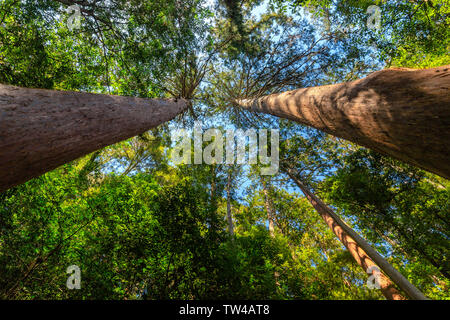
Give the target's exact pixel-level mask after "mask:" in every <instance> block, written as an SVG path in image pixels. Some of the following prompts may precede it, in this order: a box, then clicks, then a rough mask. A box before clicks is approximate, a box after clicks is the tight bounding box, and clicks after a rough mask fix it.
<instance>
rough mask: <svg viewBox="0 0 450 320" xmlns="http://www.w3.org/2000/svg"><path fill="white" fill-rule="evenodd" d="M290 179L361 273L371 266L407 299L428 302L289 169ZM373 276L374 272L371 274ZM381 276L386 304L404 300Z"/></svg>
mask: <svg viewBox="0 0 450 320" xmlns="http://www.w3.org/2000/svg"><path fill="white" fill-rule="evenodd" d="M286 173H287V174H288V175H289V177H290V178H291V179H292V180H293V181H294V182H295V184H296V185H297V186H298V187H299V188H300V190H302V192H303V193H304V194H305V196H306V198H307V199H308V201H309V202H310V203H311V204H312V206H313V207H314V208H315V209H316V210H317V212H318V213H319V214H320V215H321V216H322V218H323V219H324V220H325V222H326V223H327V224H328V226H329V227H330V228H331V230H332V231H333V232H334V234H336V236H337V237H338V238H339V240H340V241H341V242H342V243H343V244H344V246H345V247H346V248H347V249H348V251H349V252H350V253H351V255H352V256H353V258H354V259H355V260H356V262H357V263H358V264H359V265H360V266H361V268H362V269H363V270H364V272H367V269H368V268H370V267H372V266H377V265H378V266H379V267H380V269H381V270H383V271H384V272H385V273H386V275H388V276H389V277H390V278H391V279H392V281H394V283H395V284H397V285H398V287H399V288H400V289H402V290H403V291H404V292H405V293H406V294H407V295H408V297H410V298H411V299H414V300H427V297H425V296H424V295H423V293H422V292H420V291H419V290H418V289H417V288H416V287H415V286H414V285H412V284H411V283H410V282H409V281H408V280H407V279H406V278H405V277H403V275H402V274H400V273H399V272H398V271H397V270H396V269H395V268H394V267H393V266H392V265H391V264H389V262H387V261H386V260H385V259H384V258H383V257H382V256H381V255H380V254H379V253H378V252H377V251H376V250H375V249H373V248H372V247H371V246H370V245H369V244H368V243H367V242H366V241H365V240H364V239H363V238H361V237H360V236H359V235H358V234H357V233H356V232H355V231H353V229H351V228H350V227H349V226H348V225H347V224H345V223H344V222H343V221H342V220H341V219H340V218H339V217H338V216H337V215H336V214H335V213H334V212H333V211H332V210H331V209H330V208H329V207H328V206H327V205H326V204H325V203H323V202H322V201H321V200H320V199H319V198H317V197H316V196H315V195H314V194H313V193H312V192H311V191H310V190H309V189H308V188H307V187H306V186H305V185H304V184H303V183H302V182H301V181H300V180H299V179H298V178H296V177H295V175H294V174H293V172H292V171H291V170H289V169H287V170H286ZM373 274H375V272H373ZM386 275H384V274H383V273H381V272H380V278H379V284H380V289H381V292H382V293H383V295H384V296H385V297H386V298H387V299H389V300H404V299H405V298H404V297H403V296H402V295H401V294H400V293H399V292H398V290H397V289H396V288H395V287H394V285H393V284H392V282H391V280H390V279H389V278H388V277H387V276H386Z"/></svg>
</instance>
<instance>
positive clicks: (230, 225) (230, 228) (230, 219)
mask: <svg viewBox="0 0 450 320" xmlns="http://www.w3.org/2000/svg"><path fill="white" fill-rule="evenodd" d="M231 174H232V172H231V169H230V170H229V171H228V181H227V220H228V231H229V232H230V235H232V236H233V235H234V225H233V216H232V213H231Z"/></svg>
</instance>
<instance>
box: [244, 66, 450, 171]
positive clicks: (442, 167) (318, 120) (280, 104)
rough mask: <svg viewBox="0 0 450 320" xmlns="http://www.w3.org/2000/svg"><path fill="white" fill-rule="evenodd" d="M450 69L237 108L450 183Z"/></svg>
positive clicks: (393, 73) (388, 74)
mask: <svg viewBox="0 0 450 320" xmlns="http://www.w3.org/2000/svg"><path fill="white" fill-rule="evenodd" d="M449 88H450V65H447V66H442V67H438V68H432V69H423V70H415V69H404V68H401V69H385V70H381V71H377V72H374V73H372V74H370V75H369V76H367V77H366V78H363V79H360V80H356V81H353V82H347V83H339V84H334V85H326V86H319V87H311V88H304V89H297V90H293V91H288V92H283V93H279V94H272V95H268V96H264V97H261V98H257V99H242V100H237V101H236V103H237V104H239V105H240V106H242V107H244V108H246V109H249V110H252V111H255V112H264V113H268V114H272V115H275V116H278V117H281V118H286V119H290V120H293V121H296V122H299V123H302V124H305V125H307V126H311V127H314V128H316V129H319V130H322V131H324V132H327V133H329V134H332V135H334V136H336V137H340V138H343V139H346V140H349V141H352V142H354V143H357V144H359V145H362V146H365V147H367V148H370V149H373V150H375V151H378V152H380V153H382V154H385V155H389V156H392V157H394V158H397V159H399V160H402V161H404V162H406V163H409V164H412V165H415V166H418V167H421V168H423V169H425V170H428V171H430V172H433V173H435V174H438V175H440V176H442V177H444V178H446V179H450V161H449V159H450V147H449V146H450V143H449V142H450V90H449Z"/></svg>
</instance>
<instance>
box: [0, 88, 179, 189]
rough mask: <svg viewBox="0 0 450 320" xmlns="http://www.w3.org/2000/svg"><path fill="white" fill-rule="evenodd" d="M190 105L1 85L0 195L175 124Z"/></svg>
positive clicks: (171, 101) (174, 101) (176, 101)
mask: <svg viewBox="0 0 450 320" xmlns="http://www.w3.org/2000/svg"><path fill="white" fill-rule="evenodd" d="M186 107H187V104H186V101H185V100H183V99H179V100H165V99H142V98H133V97H119V96H112V95H105V94H91V93H81V92H71V91H54V90H42V89H27V88H19V87H14V86H8V85H2V84H0V192H2V191H4V190H6V189H8V188H10V187H13V186H15V185H17V184H20V183H23V182H25V181H27V180H29V179H31V178H34V177H37V176H39V175H41V174H43V173H45V172H47V171H50V170H52V169H55V168H56V167H58V166H60V165H62V164H64V163H67V162H69V161H72V160H74V159H77V158H78V157H81V156H83V155H86V154H88V153H90V152H93V151H95V150H98V149H100V148H103V147H105V146H108V145H110V144H113V143H116V142H119V141H121V140H124V139H127V138H130V137H133V136H136V135H138V134H141V133H143V132H145V131H147V130H149V129H150V128H153V127H156V126H158V125H159V124H161V123H164V122H166V121H168V120H171V119H173V118H174V117H175V116H176V115H178V114H179V113H181V112H183V111H184V110H185V109H186Z"/></svg>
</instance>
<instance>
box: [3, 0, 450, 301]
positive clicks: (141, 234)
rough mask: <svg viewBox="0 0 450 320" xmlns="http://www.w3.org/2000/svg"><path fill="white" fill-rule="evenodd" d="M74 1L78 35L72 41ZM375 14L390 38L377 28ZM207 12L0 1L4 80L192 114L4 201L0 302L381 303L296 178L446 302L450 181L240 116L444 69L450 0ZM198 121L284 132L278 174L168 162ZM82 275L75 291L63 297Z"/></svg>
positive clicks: (230, 7) (186, 0) (226, 5)
mask: <svg viewBox="0 0 450 320" xmlns="http://www.w3.org/2000/svg"><path fill="white" fill-rule="evenodd" d="M75 3H78V4H79V5H80V7H81V14H82V18H81V25H80V28H78V29H77V28H75V29H73V30H71V29H70V28H69V27H68V25H67V20H68V17H69V16H70V14H68V13H66V12H65V10H66V8H67V5H70V4H75ZM374 3H375V4H377V5H379V6H380V8H381V9H382V23H381V26H382V28H381V29H380V30H371V29H368V27H367V25H366V21H367V16H368V14H367V13H366V9H367V7H368V6H369V5H371V4H374ZM208 4H211V3H210V2H208V3H206V2H204V1H200V0H183V1H178V0H166V1H159V0H155V1H153V0H152V1H137V0H136V1H135V0H132V1H125V0H114V1H32V0H24V1H15V0H1V2H0V83H6V84H12V85H17V86H22V87H33V88H47V89H58V90H75V91H84V92H100V93H111V94H117V95H127V96H139V97H183V98H186V99H189V100H190V103H191V105H190V108H189V112H188V113H187V114H183V115H180V116H179V117H178V118H177V119H175V121H173V122H171V123H170V124H164V125H162V126H160V127H159V128H157V129H154V130H151V131H149V132H147V133H145V134H142V135H140V136H137V137H134V138H132V139H129V140H127V141H123V142H120V143H118V144H116V145H113V146H109V147H107V148H104V149H102V150H99V151H97V152H94V153H92V154H90V155H87V156H85V157H82V158H80V159H78V160H76V161H73V162H71V163H69V164H66V165H64V166H62V167H60V168H58V169H56V170H53V171H51V172H48V173H47V174H45V175H43V176H41V177H38V178H35V179H33V180H30V181H28V182H27V183H25V184H22V185H19V186H16V187H14V188H12V189H10V190H7V191H6V192H3V193H1V194H0V298H2V299H231V298H233V299H240V298H241V299H382V298H383V296H382V295H381V293H380V292H379V291H378V290H370V289H369V288H368V287H367V286H366V281H367V277H368V275H367V274H366V273H365V272H364V270H362V269H361V268H360V267H359V266H358V265H357V264H356V262H355V261H354V260H353V259H352V257H351V255H350V254H349V253H348V251H346V250H345V249H344V247H343V246H342V244H340V242H339V241H338V240H337V238H336V237H335V235H334V234H333V233H332V232H331V230H329V228H328V227H327V225H326V224H324V223H323V221H322V219H321V217H320V216H319V215H318V214H317V212H316V211H315V210H314V209H313V207H312V206H311V205H310V204H309V202H308V201H307V200H306V198H305V197H304V196H303V194H302V193H300V192H299V190H298V189H296V187H295V185H294V184H293V183H292V181H290V179H289V178H288V176H287V175H286V174H285V168H286V166H289V167H293V168H295V169H296V170H297V172H298V173H299V175H300V176H301V177H302V179H303V181H304V182H305V183H306V184H308V185H309V186H310V187H311V188H312V190H313V191H314V192H315V193H316V194H317V195H318V196H319V197H320V198H321V199H322V200H324V201H326V202H327V203H328V204H330V205H331V206H332V207H333V209H334V210H335V211H336V212H337V213H338V214H339V215H340V216H341V217H342V218H343V219H344V220H345V221H346V222H347V223H348V224H349V225H351V226H352V227H353V228H354V229H355V230H356V231H357V232H358V233H360V234H361V235H362V236H363V237H364V238H366V239H367V240H368V241H369V242H370V243H371V244H372V245H373V246H374V247H376V248H377V249H378V251H379V252H380V253H381V254H382V255H383V256H385V257H386V259H387V260H388V261H389V262H390V263H391V264H392V265H394V266H395V267H396V268H397V269H398V270H399V271H400V272H401V273H402V274H403V275H405V276H406V277H407V278H408V280H409V281H411V283H413V284H414V285H415V286H417V287H418V288H419V289H420V290H421V291H422V292H423V293H424V294H425V295H426V296H428V297H430V298H432V299H449V298H450V295H449V286H450V278H449V276H450V257H449V252H450V242H449V237H450V226H449V221H450V193H449V192H450V191H449V187H450V184H449V181H447V180H445V179H442V178H439V177H437V176H435V175H433V174H430V173H427V172H424V171H423V170H420V169H417V168H413V167H411V166H407V165H405V164H403V163H400V162H399V161H395V160H392V159H390V158H387V157H384V156H381V155H379V154H377V153H375V152H372V151H368V150H367V149H364V148H361V147H358V146H356V145H353V144H350V143H348V142H345V141H341V140H340V139H337V138H335V137H332V136H329V135H326V134H324V133H322V132H318V131H316V130H315V129H311V128H306V127H304V126H302V125H299V124H294V123H292V122H289V121H285V120H279V119H276V118H274V117H269V116H263V115H257V114H254V113H248V112H244V111H243V110H241V109H239V108H237V107H236V106H235V105H234V99H236V98H241V97H255V96H261V95H265V94H269V93H272V92H281V91H284V90H289V89H293V88H297V87H306V86H313V85H321V84H327V83H335V82H338V81H347V80H352V79H355V78H358V77H361V76H363V75H365V74H367V73H368V72H371V71H375V70H378V69H381V68H383V67H390V66H396V67H418V68H422V67H432V66H439V65H444V64H448V63H449V55H448V50H449V42H448V41H449V39H450V37H449V34H448V32H449V30H450V28H449V10H450V5H449V3H448V0H439V1H400V4H397V1H375V2H373V1H328V0H325V1H313V0H308V1H297V0H292V1H278V0H273V1H257V0H248V1H231V0H223V1H222V0H220V1H215V2H213V5H208ZM194 120H202V121H203V122H204V124H205V125H210V127H217V128H219V127H220V128H242V129H247V128H249V127H254V128H277V129H279V130H280V159H281V167H280V171H279V173H278V174H276V175H274V176H269V177H263V176H261V175H260V167H259V166H258V165H251V166H247V165H246V166H238V165H234V166H229V165H222V164H215V165H204V164H203V165H178V166H176V165H173V163H171V161H170V157H169V154H170V152H171V150H172V148H173V141H171V139H170V133H171V130H173V129H175V128H179V127H183V126H184V127H186V128H188V127H190V125H191V124H192V122H193V121H194ZM2 139H3V137H2ZM0 152H1V150H0ZM228 178H229V180H230V182H231V185H230V184H228V183H227V181H228V180H227V179H228ZM227 191H228V192H227ZM227 201H228V205H229V206H231V213H232V218H233V219H232V222H233V226H234V233H233V234H230V232H229V231H228V230H229V229H228V226H227ZM269 213H271V215H270V214H269ZM269 220H270V221H271V223H272V224H273V225H274V230H273V232H272V231H271V230H269ZM70 265H78V266H79V267H80V269H81V289H80V290H69V289H68V288H67V287H66V280H67V278H68V276H69V275H68V274H67V273H66V269H67V267H68V266H70Z"/></svg>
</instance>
